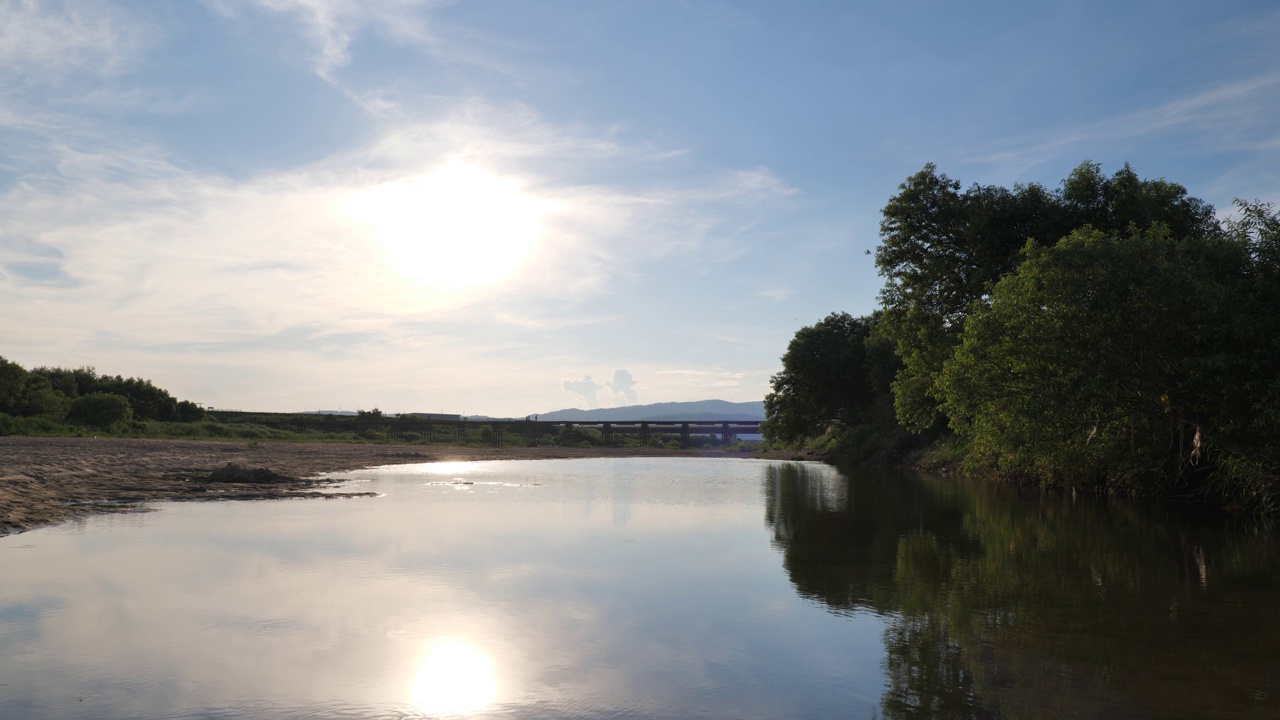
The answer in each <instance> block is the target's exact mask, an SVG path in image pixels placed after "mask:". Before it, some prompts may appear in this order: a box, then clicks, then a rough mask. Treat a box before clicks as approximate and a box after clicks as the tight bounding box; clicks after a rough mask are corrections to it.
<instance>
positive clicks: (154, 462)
mask: <svg viewBox="0 0 1280 720" xmlns="http://www.w3.org/2000/svg"><path fill="white" fill-rule="evenodd" d="M638 456H645V457H661V456H675V457H697V456H708V457H759V456H758V455H748V454H744V453H725V452H720V451H715V450H712V451H697V450H661V449H651V448H644V449H641V448H519V447H510V448H456V447H446V446H424V445H355V444H338V443H333V444H330V443H258V444H250V443H245V442H235V443H231V442H212V441H203V442H202V441H189V440H141V439H121V438H26V437H0V535H7V534H10V533H16V532H22V531H24V530H31V529H33V528H37V527H41V526H44V525H50V524H53V523H59V522H64V521H66V520H71V519H74V518H78V517H84V516H86V515H89V514H92V513H101V512H119V511H124V510H136V509H137V504H138V503H142V502H147V501H154V500H260V499H272V498H291V497H309V496H315V495H319V493H317V492H316V491H315V487H316V486H317V485H318V484H319V483H317V482H316V481H314V480H309V479H308V478H310V477H313V476H315V475H317V474H319V473H326V472H342V471H346V470H355V469H358V468H365V467H372V466H375V465H393V464H397V463H421V462H442V461H457V460H527V459H547V458H585V457H638ZM228 464H232V465H236V466H239V467H240V468H244V469H249V470H252V469H257V468H266V469H268V470H270V471H271V474H263V473H260V474H259V476H258V477H252V476H251V475H250V474H249V473H246V472H243V471H241V472H238V473H237V472H218V471H219V470H220V469H223V468H226V466H227V465H228ZM272 475H274V477H273V476H272ZM361 494H363V493H340V494H337V497H351V496H353V495H361ZM326 496H331V494H326Z"/></svg>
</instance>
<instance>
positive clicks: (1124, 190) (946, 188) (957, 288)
mask: <svg viewBox="0 0 1280 720" xmlns="http://www.w3.org/2000/svg"><path fill="white" fill-rule="evenodd" d="M1100 167H1101V166H1099V165H1098V164H1097V163H1091V162H1086V163H1083V164H1081V165H1080V166H1078V167H1077V168H1076V169H1075V170H1073V171H1072V172H1071V174H1070V175H1069V176H1068V177H1067V178H1066V179H1065V180H1064V181H1063V182H1062V185H1061V187H1060V188H1059V189H1058V190H1055V191H1052V192H1051V191H1049V190H1046V189H1045V188H1044V187H1043V186H1040V185H1037V184H1030V185H1015V186H1014V188H1013V189H1012V190H1009V189H1006V188H1002V187H995V186H981V185H976V184H975V185H972V186H971V187H970V188H968V189H967V190H964V191H963V192H962V191H961V190H960V183H959V182H958V181H956V180H952V179H951V178H949V177H947V176H946V175H944V174H939V173H938V171H937V168H936V167H935V166H934V165H933V164H928V165H925V167H924V169H923V170H921V171H920V172H918V173H916V174H915V175H913V176H911V177H909V178H907V180H906V182H904V183H903V184H902V185H900V186H899V188H898V194H897V195H895V196H893V197H892V198H890V199H889V202H888V203H887V204H886V205H885V207H884V210H883V220H882V221H881V224H880V237H881V241H882V242H881V245H880V247H879V248H877V250H876V265H877V267H878V268H879V270H880V273H881V275H883V276H884V278H885V286H884V289H883V290H882V291H881V293H880V299H881V302H882V304H883V306H884V317H883V321H882V332H883V334H884V335H885V337H887V338H889V339H890V340H891V341H892V342H893V343H894V346H895V348H896V350H897V353H898V355H899V357H901V358H902V362H903V369H902V371H901V372H900V373H898V376H897V378H896V380H895V383H894V399H895V402H896V405H897V412H898V418H899V420H900V421H901V422H902V423H903V424H904V425H906V426H908V427H910V428H912V429H914V430H924V429H927V428H930V427H934V426H936V425H938V424H939V422H940V421H941V419H942V416H941V415H940V410H941V409H942V408H941V402H942V395H941V391H940V387H939V385H938V379H939V375H940V373H941V371H942V366H943V364H945V363H946V361H947V359H948V358H950V357H951V354H952V352H953V351H954V350H955V347H956V345H957V344H958V342H959V338H960V334H961V332H962V331H963V329H964V325H965V322H966V320H967V318H968V317H969V314H970V312H971V311H972V309H973V307H975V306H982V305H984V304H985V303H986V302H987V298H988V297H989V294H990V292H991V289H992V288H993V287H994V285H995V284H996V282H998V281H999V280H1000V278H1001V277H1003V276H1004V275H1005V274H1007V273H1009V272H1012V271H1013V270H1014V269H1015V268H1016V267H1017V266H1018V264H1019V263H1020V262H1022V257H1021V255H1020V251H1021V250H1022V248H1023V246H1024V245H1025V244H1026V242H1027V240H1028V239H1034V240H1037V241H1039V242H1041V243H1044V244H1047V245H1052V244H1053V243H1055V242H1057V240H1059V239H1060V238H1062V237H1065V236H1066V235H1068V234H1069V233H1071V232H1072V231H1073V230H1076V229H1077V228H1080V227H1083V226H1085V225H1091V226H1092V227H1094V228H1095V229H1097V230H1099V231H1101V232H1104V233H1112V232H1115V233H1124V232H1127V231H1128V228H1129V226H1130V225H1134V226H1136V227H1137V228H1139V229H1146V228H1149V227H1151V226H1152V225H1153V224H1155V223H1161V224H1163V225H1164V226H1166V227H1167V228H1169V230H1170V232H1171V233H1172V234H1173V235H1174V236H1175V237H1188V236H1191V235H1197V236H1208V235H1211V234H1213V233H1216V232H1217V224H1216V221H1215V218H1214V213H1213V208H1212V206H1210V205H1208V204H1206V203H1204V202H1202V201H1200V200H1198V199H1196V198H1194V197H1190V196H1188V195H1187V192H1186V189H1185V188H1183V187H1182V186H1181V185H1177V184H1174V183H1169V182H1166V181H1164V180H1142V179H1140V178H1139V177H1138V176H1137V174H1136V173H1135V172H1134V171H1133V169H1132V168H1131V167H1129V166H1128V165H1125V166H1124V168H1123V169H1121V170H1120V171H1118V172H1117V173H1116V174H1115V175H1114V176H1112V177H1106V176H1105V175H1103V174H1102V173H1101V169H1100Z"/></svg>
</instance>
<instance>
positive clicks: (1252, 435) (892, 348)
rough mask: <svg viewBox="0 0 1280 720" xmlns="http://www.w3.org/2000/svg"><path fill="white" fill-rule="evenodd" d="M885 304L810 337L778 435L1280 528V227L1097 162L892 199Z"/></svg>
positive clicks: (1267, 211) (1258, 213)
mask: <svg viewBox="0 0 1280 720" xmlns="http://www.w3.org/2000/svg"><path fill="white" fill-rule="evenodd" d="M880 236H881V244H880V246H879V247H878V248H877V250H876V254H875V261H876V266H877V268H878V270H879V272H880V274H881V276H882V277H883V278H884V281H885V284H884V287H883V289H882V290H881V291H880V307H879V308H877V309H876V310H875V311H874V312H873V313H872V314H870V315H868V316H864V317H851V316H850V315H848V314H846V313H835V314H832V315H830V316H828V317H827V318H825V319H823V320H821V321H820V322H818V323H816V324H814V325H812V326H809V327H805V328H802V329H801V330H800V331H798V332H797V333H796V335H795V337H794V339H793V340H792V341H791V343H790V345H789V346H788V348H787V351H786V354H785V355H784V356H783V358H782V362H783V369H782V371H781V372H779V373H778V374H777V375H775V376H774V377H773V379H772V392H771V393H770V394H769V396H768V397H767V399H766V401H765V408H766V415H767V417H768V423H767V425H766V428H765V437H766V439H767V440H768V441H769V442H770V443H772V444H774V445H776V446H779V447H792V448H795V447H806V448H810V449H821V450H826V451H827V452H828V455H829V457H830V458H832V459H833V461H836V462H845V463H855V462H857V463H866V462H887V463H896V464H912V465H917V466H921V467H926V468H931V469H939V468H949V469H953V470H956V471H962V472H964V473H966V474H970V475H975V476H981V477H994V478H1001V479H1007V480H1015V481H1021V482H1028V483H1037V484H1041V485H1045V486H1070V487H1072V488H1079V489H1089V490H1096V491H1102V492H1125V493H1131V494H1144V495H1154V496H1161V497H1168V498H1178V499H1185V500H1190V501H1194V502H1198V503H1203V504H1210V505H1218V506H1222V507H1226V508H1228V509H1233V510H1241V511H1247V512H1254V513H1259V514H1264V515H1277V514H1280V448H1278V447H1277V440H1278V439H1280V216H1277V213H1276V212H1275V210H1274V208H1273V207H1272V206H1271V205H1269V204H1265V203H1260V202H1246V201H1240V200H1237V201H1236V207H1235V209H1234V212H1232V213H1231V214H1229V215H1227V216H1224V217H1220V216H1219V215H1218V214H1217V213H1216V212H1215V210H1214V208H1213V207H1212V206H1210V205H1209V204H1207V203H1205V202H1203V201H1201V200H1199V199H1197V198H1195V197H1191V196H1190V195H1188V194H1187V191H1186V189H1185V188H1183V187H1182V186H1181V185H1178V184H1175V183H1172V182H1168V181H1166V180H1163V179H1158V180H1148V179H1142V178H1139V176H1138V175H1137V174H1136V173H1135V172H1134V171H1133V169H1132V168H1130V167H1129V166H1128V165H1126V166H1125V167H1124V168H1123V169H1121V170H1120V171H1118V172H1116V173H1115V174H1114V175H1111V176H1107V175H1105V174H1103V173H1102V172H1101V168H1100V166H1099V165H1098V164H1095V163H1088V162H1086V163H1084V164H1082V165H1080V166H1079V167H1077V168H1076V169H1075V170H1073V171H1072V172H1071V173H1070V175H1068V177H1067V178H1066V179H1065V180H1063V181H1062V183H1061V185H1060V186H1059V187H1057V188H1055V189H1052V190H1051V189H1049V188H1046V187H1044V186H1042V185H1039V184H1028V185H1016V186H1014V187H1013V188H1005V187H996V186H982V185H977V184H974V185H971V186H969V187H967V188H962V186H961V184H960V183H959V182H958V181H956V180H953V179H951V178H949V177H947V176H946V175H945V174H941V173H940V172H938V170H937V168H936V167H934V166H933V165H932V164H930V165H926V166H925V167H924V169H923V170H921V171H920V172H918V173H916V174H915V175H912V176H911V177H909V178H908V179H907V180H906V181H905V182H904V183H902V185H900V186H899V188H898V193H897V194H896V195H894V196H893V197H891V198H890V199H889V202H888V203H887V204H886V205H885V207H884V210H883V217H882V220H881V224H880Z"/></svg>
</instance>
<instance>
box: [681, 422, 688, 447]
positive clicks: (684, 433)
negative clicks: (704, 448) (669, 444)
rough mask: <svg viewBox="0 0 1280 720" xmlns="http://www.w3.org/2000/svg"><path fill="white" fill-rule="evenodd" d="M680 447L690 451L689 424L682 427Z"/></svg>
mask: <svg viewBox="0 0 1280 720" xmlns="http://www.w3.org/2000/svg"><path fill="white" fill-rule="evenodd" d="M680 447H682V448H684V449H685V450H688V449H689V423H684V424H682V425H681V426H680Z"/></svg>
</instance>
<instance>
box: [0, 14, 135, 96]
mask: <svg viewBox="0 0 1280 720" xmlns="http://www.w3.org/2000/svg"><path fill="white" fill-rule="evenodd" d="M149 36H150V32H149V30H148V28H147V26H146V24H145V23H142V22H140V21H139V20H138V19H137V18H134V17H129V16H127V15H126V14H125V13H123V12H121V11H120V10H118V9H117V8H115V7H113V6H112V5H110V4H108V3H106V2H98V1H96V0H88V1H83V2H77V1H76V0H68V1H66V2H59V3H45V2H37V1H36V0H0V68H2V69H3V73H4V75H5V76H8V77H11V78H12V77H16V76H26V77H28V78H31V79H35V78H37V77H38V78H40V79H41V80H44V81H48V80H49V79H52V78H58V77H66V76H67V75H70V74H72V73H75V74H77V75H79V74H82V73H91V74H94V75H111V74H116V73H120V72H123V71H125V70H127V69H130V68H131V67H132V66H133V65H134V62H135V61H136V60H137V58H138V52H139V50H140V49H141V48H142V47H143V46H145V44H146V41H147V39H148V38H149Z"/></svg>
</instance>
